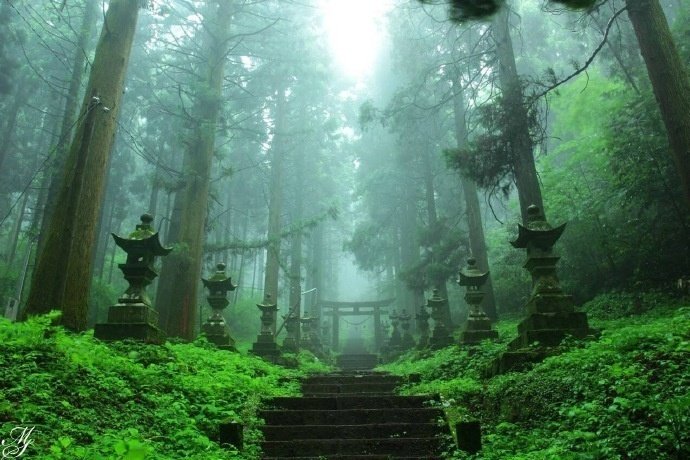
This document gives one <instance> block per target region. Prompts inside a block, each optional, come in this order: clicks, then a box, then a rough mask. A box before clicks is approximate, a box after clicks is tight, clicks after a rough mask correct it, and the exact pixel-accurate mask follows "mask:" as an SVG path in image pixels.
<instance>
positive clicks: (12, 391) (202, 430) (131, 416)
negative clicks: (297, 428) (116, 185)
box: [0, 314, 328, 460]
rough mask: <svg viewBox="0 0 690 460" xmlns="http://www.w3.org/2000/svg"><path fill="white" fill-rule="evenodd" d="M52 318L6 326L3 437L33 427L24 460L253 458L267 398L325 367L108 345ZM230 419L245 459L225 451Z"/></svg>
mask: <svg viewBox="0 0 690 460" xmlns="http://www.w3.org/2000/svg"><path fill="white" fill-rule="evenodd" d="M55 319H56V314H50V315H46V316H41V317H35V318H32V319H30V320H29V321H27V322H24V323H10V322H9V321H7V320H4V319H0V343H2V348H1V350H0V373H1V378H0V433H2V437H3V439H7V438H9V436H8V434H9V433H10V431H11V430H12V429H13V428H14V427H17V426H24V427H35V429H34V431H33V432H32V435H31V439H32V440H33V443H32V444H31V445H30V446H29V447H28V449H27V452H25V454H26V455H27V457H28V458H38V457H34V455H36V454H37V453H40V458H42V459H89V460H96V459H126V460H137V459H153V460H155V459H204V460H212V459H232V458H257V457H258V456H259V454H260V452H259V448H258V443H259V441H260V436H261V435H260V432H259V430H258V426H260V424H261V423H262V420H261V419H259V418H258V417H257V412H258V410H259V408H260V407H261V405H262V401H264V400H265V399H267V398H271V397H274V396H288V395H297V394H299V385H298V380H299V378H300V377H301V376H303V375H304V373H305V372H307V371H312V372H313V371H319V370H320V371H325V370H327V369H328V367H327V366H325V365H323V364H320V363H318V362H317V361H315V360H314V359H313V357H310V356H309V355H307V354H301V355H300V356H292V357H291V358H292V362H294V363H296V364H297V366H298V367H297V368H296V369H287V368H285V367H281V366H277V365H273V364H270V363H267V362H265V361H263V360H261V359H259V358H256V357H253V356H250V355H246V354H239V353H230V352H226V351H219V350H217V349H215V348H214V347H213V346H212V345H210V344H209V343H208V342H206V341H205V340H203V339H200V340H197V341H195V342H194V343H170V342H169V343H167V344H165V345H161V346H157V345H143V344H138V343H135V342H120V343H114V344H105V343H103V342H99V341H98V340H95V339H94V338H93V337H92V335H91V334H90V333H85V334H78V335H76V334H72V333H68V332H66V331H65V330H64V329H63V328H62V327H57V326H53V325H52V323H53V322H54V321H55ZM226 421H236V422H239V423H241V424H243V425H244V426H245V427H246V428H245V433H244V434H245V449H244V451H243V452H238V451H236V450H234V449H232V448H228V447H223V448H221V447H220V446H219V444H218V442H217V439H218V425H219V423H221V422H226Z"/></svg>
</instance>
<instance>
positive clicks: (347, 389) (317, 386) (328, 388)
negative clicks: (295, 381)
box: [302, 382, 398, 395]
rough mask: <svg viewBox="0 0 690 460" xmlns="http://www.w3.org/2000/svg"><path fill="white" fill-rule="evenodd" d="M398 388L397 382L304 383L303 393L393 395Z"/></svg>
mask: <svg viewBox="0 0 690 460" xmlns="http://www.w3.org/2000/svg"><path fill="white" fill-rule="evenodd" d="M397 387H398V384H397V383H395V382H382V383H376V382H373V383H372V382H369V383H367V382H364V383H345V384H338V383H303V384H302V393H304V394H305V395H308V394H320V393H336V394H338V393H357V394H365V393H391V394H392V393H393V392H394V391H395V389H396V388H397Z"/></svg>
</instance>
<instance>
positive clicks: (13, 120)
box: [0, 90, 27, 171]
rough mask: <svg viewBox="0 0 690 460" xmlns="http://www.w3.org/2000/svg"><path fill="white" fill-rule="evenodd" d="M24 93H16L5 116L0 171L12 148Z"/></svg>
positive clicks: (0, 147) (0, 139)
mask: <svg viewBox="0 0 690 460" xmlns="http://www.w3.org/2000/svg"><path fill="white" fill-rule="evenodd" d="M26 95H27V94H26V93H25V92H24V91H21V90H20V91H17V93H16V94H15V95H14V100H13V101H12V105H11V106H10V107H9V110H8V113H7V115H6V117H7V118H6V120H7V121H6V122H5V127H4V128H3V130H2V134H0V171H2V170H3V164H4V163H5V160H6V158H7V154H8V153H9V151H10V148H11V147H12V137H13V136H14V132H15V130H16V127H17V121H18V120H19V113H20V111H21V108H22V105H24V103H25V102H26Z"/></svg>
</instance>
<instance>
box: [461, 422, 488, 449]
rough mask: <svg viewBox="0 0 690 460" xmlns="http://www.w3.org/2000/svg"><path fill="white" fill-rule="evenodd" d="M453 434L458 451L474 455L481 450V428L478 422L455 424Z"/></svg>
mask: <svg viewBox="0 0 690 460" xmlns="http://www.w3.org/2000/svg"><path fill="white" fill-rule="evenodd" d="M455 434H456V436H457V438H458V449H460V450H462V451H465V452H467V453H469V454H476V453H477V452H479V451H480V450H482V428H481V425H479V421H476V420H475V421H472V422H460V423H458V424H456V425H455Z"/></svg>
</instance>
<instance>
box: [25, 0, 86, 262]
mask: <svg viewBox="0 0 690 460" xmlns="http://www.w3.org/2000/svg"><path fill="white" fill-rule="evenodd" d="M98 4H99V1H98V0H87V1H86V2H85V5H84V18H83V20H82V24H81V29H80V31H79V37H78V38H77V43H76V46H75V48H74V57H73V59H72V75H71V77H70V81H69V88H68V90H67V94H66V95H65V104H64V107H63V111H62V125H61V127H60V134H59V136H58V140H57V145H56V146H55V158H53V161H51V163H50V165H49V168H48V175H49V179H48V181H49V184H50V185H49V186H48V195H47V196H46V201H45V205H44V208H43V219H42V221H41V222H42V223H41V231H40V233H39V239H38V252H39V253H40V252H41V251H42V250H43V245H44V243H45V236H46V235H47V234H48V232H47V225H48V223H49V222H50V218H51V216H52V215H53V210H54V209H55V202H56V200H57V197H58V194H59V191H60V185H61V183H60V179H61V178H62V175H63V173H64V168H65V159H66V157H67V152H68V149H69V141H70V139H71V136H72V131H73V128H74V124H75V123H74V117H75V115H76V114H77V109H78V108H79V107H78V103H79V90H80V88H81V83H82V78H83V75H84V63H85V62H86V52H85V50H86V49H87V48H88V45H89V40H90V39H91V34H92V33H93V28H94V26H95V24H96V12H97V9H98ZM87 94H88V93H87Z"/></svg>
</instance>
